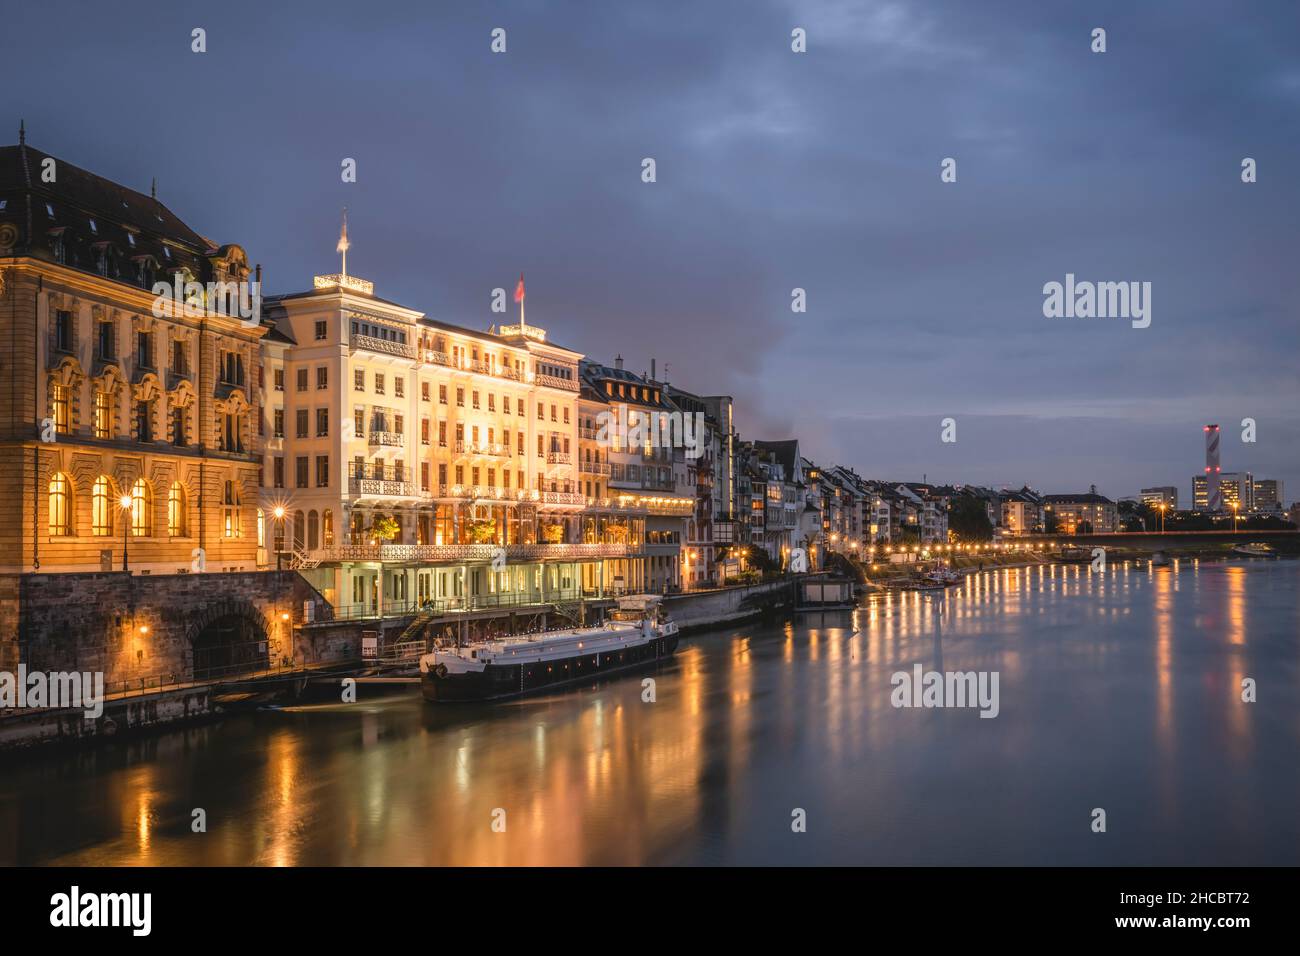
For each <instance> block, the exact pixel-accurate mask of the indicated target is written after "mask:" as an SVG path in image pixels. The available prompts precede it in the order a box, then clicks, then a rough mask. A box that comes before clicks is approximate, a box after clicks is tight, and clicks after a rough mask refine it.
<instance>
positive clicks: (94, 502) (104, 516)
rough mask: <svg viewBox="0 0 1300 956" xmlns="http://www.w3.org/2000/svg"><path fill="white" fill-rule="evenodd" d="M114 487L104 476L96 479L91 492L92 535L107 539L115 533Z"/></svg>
mask: <svg viewBox="0 0 1300 956" xmlns="http://www.w3.org/2000/svg"><path fill="white" fill-rule="evenodd" d="M116 504H117V502H115V501H114V500H113V485H112V482H110V481H109V480H108V478H107V477H105V476H104V475H100V476H99V477H98V478H96V479H95V483H94V485H92V486H91V490H90V533H91V534H93V535H95V536H96V537H100V538H102V537H105V536H107V535H111V534H112V533H113V508H114V507H115V506H116Z"/></svg>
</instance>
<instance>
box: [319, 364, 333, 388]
mask: <svg viewBox="0 0 1300 956" xmlns="http://www.w3.org/2000/svg"><path fill="white" fill-rule="evenodd" d="M329 387H330V370H329V366H328V365H321V366H318V367H317V369H316V388H317V389H323V388H329Z"/></svg>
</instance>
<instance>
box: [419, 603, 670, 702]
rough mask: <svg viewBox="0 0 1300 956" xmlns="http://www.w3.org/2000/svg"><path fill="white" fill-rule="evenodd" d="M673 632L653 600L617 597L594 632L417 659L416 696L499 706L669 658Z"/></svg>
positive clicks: (523, 638)
mask: <svg viewBox="0 0 1300 956" xmlns="http://www.w3.org/2000/svg"><path fill="white" fill-rule="evenodd" d="M676 650H677V625H676V623H674V622H673V621H671V620H669V619H668V617H667V616H666V615H665V614H664V610H663V606H662V604H661V603H660V598H659V596H658V595H655V594H639V595H633V596H631V597H623V598H619V601H618V607H617V608H616V609H614V610H612V611H611V612H610V614H609V617H608V618H607V619H606V620H605V621H603V622H602V623H600V624H598V625H595V626H593V627H575V628H569V629H566V630H562V631H545V632H542V633H539V634H522V635H518V636H515V637H503V638H497V639H494V640H487V641H479V642H476V643H472V644H467V645H463V646H454V647H441V648H437V649H435V650H434V651H433V653H431V654H425V655H423V656H422V657H421V658H420V691H421V693H422V694H423V695H424V699H425V700H429V701H435V702H438V703H446V702H466V701H484V700H500V699H502V698H506V697H517V696H519V695H521V694H529V693H534V692H536V691H541V690H548V689H550V688H553V687H560V686H562V685H565V684H572V683H574V682H576V681H581V680H591V679H592V678H595V677H599V676H601V675H603V674H609V673H613V672H616V671H623V670H629V669H632V668H636V667H645V666H648V665H651V664H654V663H655V662H657V661H662V660H665V659H667V658H670V657H672V655H673V652H674V651H676Z"/></svg>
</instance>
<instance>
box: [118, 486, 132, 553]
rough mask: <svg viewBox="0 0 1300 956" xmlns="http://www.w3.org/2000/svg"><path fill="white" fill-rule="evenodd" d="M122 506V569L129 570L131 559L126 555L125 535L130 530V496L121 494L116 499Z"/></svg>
mask: <svg viewBox="0 0 1300 956" xmlns="http://www.w3.org/2000/svg"><path fill="white" fill-rule="evenodd" d="M117 503H118V505H120V506H121V508H122V570H123V571H130V570H131V561H130V558H129V557H128V555H127V535H128V534H129V533H130V530H131V496H130V495H123V496H122V497H121V498H118V499H117Z"/></svg>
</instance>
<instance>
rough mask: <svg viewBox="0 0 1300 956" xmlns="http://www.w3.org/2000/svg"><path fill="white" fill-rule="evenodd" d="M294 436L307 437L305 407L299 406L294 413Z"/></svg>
mask: <svg viewBox="0 0 1300 956" xmlns="http://www.w3.org/2000/svg"><path fill="white" fill-rule="evenodd" d="M293 417H294V432H293V433H294V436H295V437H297V438H306V437H307V422H308V416H307V409H305V408H300V409H298V410H297V411H296V412H295V413H294V416H293Z"/></svg>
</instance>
